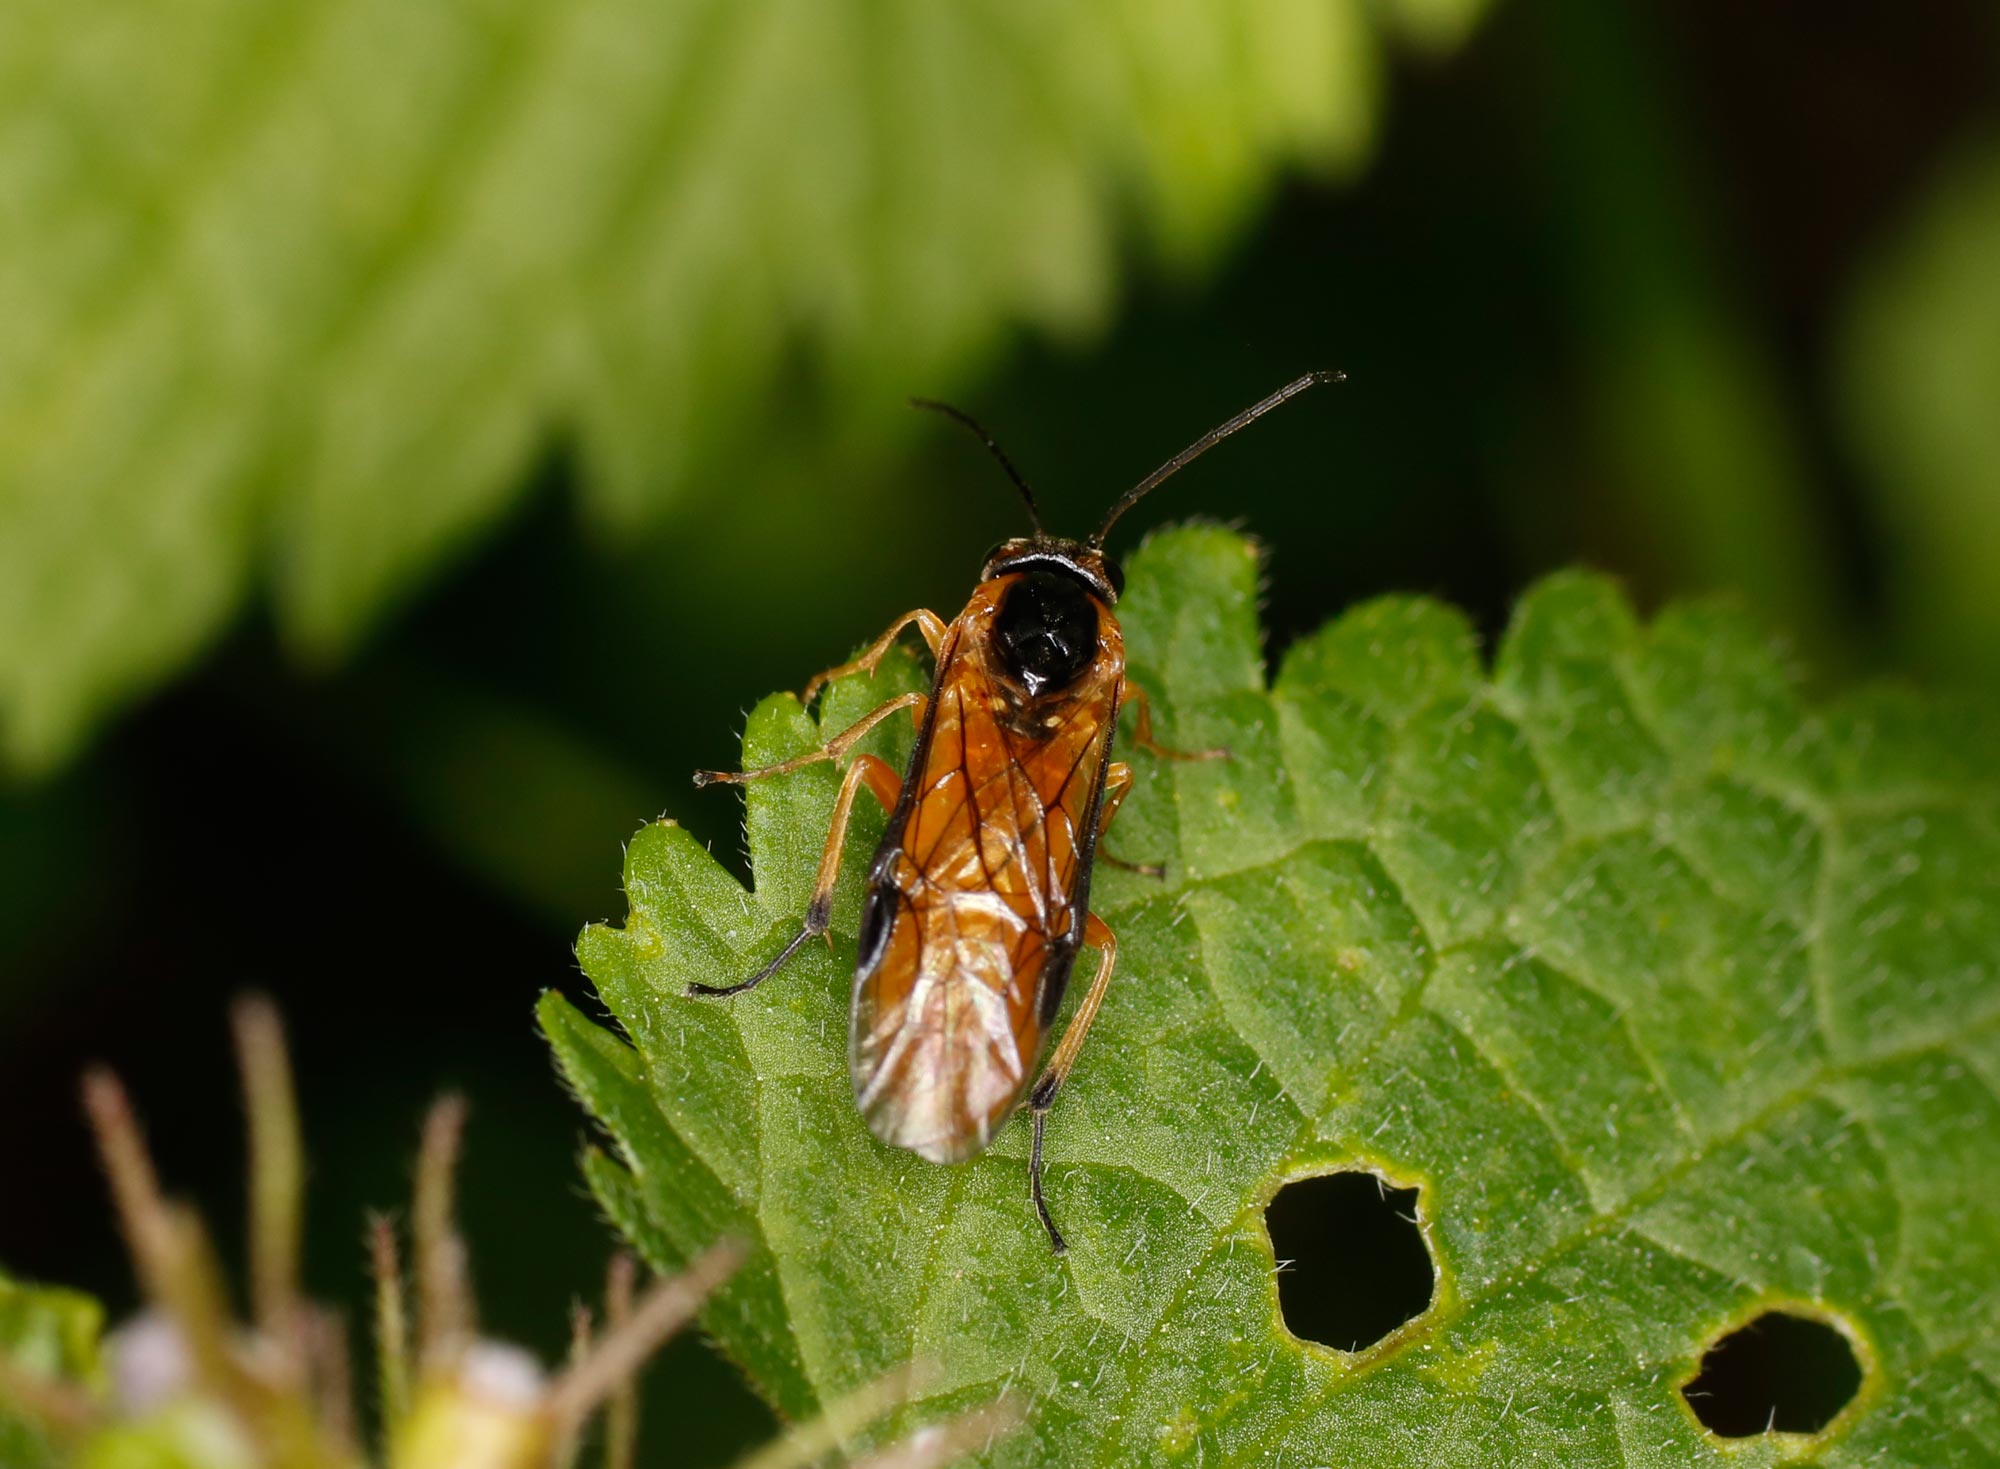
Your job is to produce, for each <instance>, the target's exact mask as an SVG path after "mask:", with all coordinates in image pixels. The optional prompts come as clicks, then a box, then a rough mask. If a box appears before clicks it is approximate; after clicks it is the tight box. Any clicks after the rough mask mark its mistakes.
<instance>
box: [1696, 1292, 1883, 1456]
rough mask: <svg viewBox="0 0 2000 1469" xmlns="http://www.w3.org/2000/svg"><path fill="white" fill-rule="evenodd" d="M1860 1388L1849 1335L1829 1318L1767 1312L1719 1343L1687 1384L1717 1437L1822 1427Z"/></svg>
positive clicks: (1698, 1413) (1704, 1420) (1702, 1417)
mask: <svg viewBox="0 0 2000 1469" xmlns="http://www.w3.org/2000/svg"><path fill="white" fill-rule="evenodd" d="M1860 1389H1861V1364H1860V1363H1859V1362H1858V1361H1856V1360H1855V1357H1854V1347H1853V1344H1852V1343H1850V1342H1849V1341H1848V1339H1847V1337H1846V1336H1845V1335H1844V1334H1843V1333H1841V1332H1840V1331H1839V1330H1837V1329H1836V1328H1834V1327H1832V1326H1829V1325H1828V1324H1827V1323H1826V1322H1824V1321H1819V1320H1815V1319H1814V1318H1813V1317H1810V1316H1798V1315H1794V1314H1792V1313H1791V1312H1789V1311H1766V1312H1765V1313H1764V1314H1763V1315H1761V1316H1759V1317H1758V1318H1757V1319H1756V1320H1755V1321H1752V1322H1751V1323H1750V1324H1749V1325H1748V1326H1743V1327H1739V1328H1737V1329H1736V1330H1735V1331H1732V1332H1730V1333H1729V1334H1728V1335H1727V1336H1725V1337H1723V1338H1721V1340H1719V1341H1717V1342H1716V1343H1715V1345H1714V1346H1712V1347H1710V1348H1709V1349H1708V1352H1707V1354H1706V1355H1705V1356H1703V1357H1702V1359H1701V1371H1700V1372H1698V1373H1697V1374H1696V1375H1695V1377H1694V1379H1693V1380H1692V1381H1690V1382H1688V1383H1687V1384H1686V1385H1684V1386H1683V1387H1682V1388H1681V1396H1683V1397H1685V1398H1686V1399H1687V1402H1688V1406H1689V1407H1690V1408H1692V1409H1693V1410H1694V1416H1695V1417H1697V1418H1699V1419H1700V1420H1701V1422H1702V1426H1703V1427H1704V1428H1706V1429H1707V1430H1708V1431H1709V1432H1710V1433H1713V1434H1714V1435H1716V1436H1717V1437H1718V1438H1750V1437H1752V1436H1754V1435H1756V1434H1759V1433H1770V1432H1774V1431H1775V1432H1778V1433H1818V1432H1819V1431H1820V1430H1821V1429H1822V1428H1824V1427H1826V1425H1827V1424H1829V1423H1831V1422H1833V1420H1834V1419H1835V1418H1837V1417H1839V1416H1840V1410H1841V1409H1842V1408H1845V1407H1846V1406H1847V1405H1848V1404H1849V1403H1851V1402H1853V1401H1854V1394H1855V1393H1856V1392H1858V1391H1860Z"/></svg>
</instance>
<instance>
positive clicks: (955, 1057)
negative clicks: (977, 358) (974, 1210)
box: [849, 572, 1125, 1163]
mask: <svg viewBox="0 0 2000 1469" xmlns="http://www.w3.org/2000/svg"><path fill="white" fill-rule="evenodd" d="M1044 574H1046V573H1044ZM1026 580H1027V574H1025V573H1022V572H1012V573H1005V574H1002V575H999V576H996V577H994V578H993V579H991V580H989V581H986V582H984V583H982V584H981V585H980V587H979V589H978V591H977V592H975V593H974V594H973V597H972V601H971V602H970V603H969V604H968V605H967V607H966V609H965V611H964V612H962V613H960V614H959V617H958V620H957V621H956V622H954V623H953V624H952V626H951V630H950V632H949V633H948V634H947V636H946V638H945V643H944V646H943V647H942V648H941V649H940V650H939V652H938V671H937V680H936V683H935V686H934V688H933V691H932V693H931V697H930V699H929V702H928V706H927V708H926V710H925V717H924V720H923V723H922V727H921V729H920V731H919V734H918V738H917V746H916V751H915V753H914V755H913V757H912V759H911V762H910V773H909V776H908V778H907V779H906V780H905V781H904V783H903V787H902V793H901V796H900V798H899V799H898V801H897V804H896V807H895V810H894V811H893V812H892V813H891V817H890V823H889V830H888V833H887V835H886V836H885V837H884V838H883V842H882V846H881V848H880V849H879V851H878V853H877V855H876V858H875V864H874V867H873V868H872V869H871V871H870V874H869V895H868V904H867V907H866V908H865V909H864V910H863V916H862V925H861V926H862V934H863V940H864V942H863V946H862V948H863V951H862V955H861V962H860V965H859V968H858V970H857V974H856V982H855V991H854V1013H853V1025H852V1030H851V1043H850V1048H849V1059H850V1066H851V1069H852V1072H853V1077H854V1095H855V1100H856V1101H857V1102H858V1104H859V1105H860V1108H861V1112H862V1115H863V1116H864V1117H866V1118H867V1119H868V1126H869V1128H870V1129H871V1130H872V1131H873V1132H874V1134H875V1136H877V1137H878V1138H880V1139H881V1140H882V1141H883V1142H885V1143H892V1144H894V1145H895V1146H897V1147H903V1148H908V1149H910V1150H911V1151H912V1152H914V1153H917V1154H919V1155H920V1156H922V1157H925V1158H928V1159H930V1160H931V1161H932V1162H935V1163H956V1162H959V1161H961V1160H963V1159H966V1158H970V1157H972V1156H973V1155H974V1154H976V1153H978V1152H979V1151H981V1150H982V1149H983V1148H984V1147H985V1146H986V1144H987V1143H988V1142H989V1141H990V1140H991V1139H992V1137H993V1134H994V1132H995V1131H997V1130H998V1128H999V1127H1000V1125H1001V1123H1003V1122H1005V1121H1006V1120H1007V1118H1008V1117H1009V1116H1010V1115H1011V1114H1012V1113H1013V1111H1014V1108H1015V1107H1016V1106H1017V1105H1018V1104H1019V1102H1020V1100H1021V1096H1022V1093H1024V1092H1025V1091H1026V1090H1027V1089H1028V1084H1029V1082H1030V1081H1031V1080H1032V1072H1033V1067H1034V1066H1035V1064H1036V1062H1037V1061H1038V1060H1039V1059H1040V1057H1041V1051H1042V1043H1043V1040H1044V1038H1045V1036H1046V1034H1047V1028H1048V1026H1049V1024H1050V1022H1051V1021H1053V1019H1054V1018H1055V1012H1056V1008H1057V1006H1059V1005H1060V1004H1061V1002H1062V994H1063V989H1064V986H1065V985H1066V984H1067V982H1068V979H1069V971H1070V968H1071V966H1072V964H1073V963H1074V961H1075V959H1076V954H1077V950H1078V949H1079V948H1080V947H1081V946H1082V943H1083V933H1084V924H1085V920H1086V918H1087V916H1088V912H1089V891H1090V870H1091V858H1092V856H1093V853H1094V849H1095V846H1096V839H1097V833H1098V829H1099V819H1098V818H1099V812H1100V808H1101V806H1102V804H1103V800H1104V787H1105V781H1106V778H1107V776H1108V774H1109V772H1110V769H1111V759H1110V755H1111V734H1112V730H1113V729H1114V728H1115V726H1116V723H1117V714H1118V704H1119V698H1120V695H1121V692H1122V686H1123V682H1124V673H1125V644H1124V639H1123V638H1122V636H1121V635H1120V634H1119V630H1118V624H1117V621H1116V620H1115V619H1114V618H1113V617H1112V615H1111V609H1110V607H1109V606H1108V605H1106V604H1105V603H1104V602H1101V601H1099V600H1097V598H1096V597H1095V596H1091V597H1090V601H1089V603H1088V606H1089V608H1090V610H1091V611H1093V612H1094V613H1095V614H1096V627H1095V643H1096V647H1095V650H1094V652H1093V654H1092V656H1091V658H1090V661H1089V664H1088V666H1087V667H1086V668H1085V669H1084V670H1083V672H1082V673H1081V674H1079V675H1078V676H1077V677H1076V678H1075V679H1074V680H1072V681H1071V682H1069V683H1066V684H1064V685H1062V686H1060V687H1058V688H1056V689H1055V690H1054V691H1052V692H1041V693H1039V694H1037V693H1032V692H1030V691H1029V689H1028V688H1027V687H1026V686H1025V685H1024V683H1023V681H1022V680H1021V678H1020V677H1019V675H1018V671H1017V670H1015V669H1012V668H1010V667H1009V666H1008V661H1007V659H1006V658H1005V656H1004V655H1003V652H1002V644H1001V641H1000V639H999V638H998V637H996V636H995V631H994V625H995V623H996V622H997V621H998V619H999V618H1000V616H1001V614H1002V610H1003V608H1004V607H1005V606H1006V605H1007V601H1008V598H1009V597H1010V595H1012V594H1015V593H1016V592H1017V591H1018V590H1019V589H1021V588H1022V587H1023V586H1024V584H1025V583H1026ZM1086 595H1088V594H1086ZM871 941H872V942H871Z"/></svg>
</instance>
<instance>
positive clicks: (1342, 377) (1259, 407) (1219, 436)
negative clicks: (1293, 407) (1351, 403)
mask: <svg viewBox="0 0 2000 1469" xmlns="http://www.w3.org/2000/svg"><path fill="white" fill-rule="evenodd" d="M1346 381H1347V374H1346V373H1344V372H1309V373H1307V374H1306V375H1305V376H1304V377H1302V378H1298V379H1295V380H1294V381H1292V382H1288V383H1286V384H1285V385H1284V386H1283V387H1282V388H1280V389H1278V391H1277V392H1275V393H1273V394H1271V396H1270V397H1268V398H1266V399H1264V400H1263V401H1262V402H1261V403H1252V404H1251V405H1250V406H1249V407H1248V408H1245V409H1244V410H1243V411H1242V412H1241V413H1239V414H1237V415H1236V416H1235V417H1234V418H1232V419H1230V420H1229V422H1227V423H1225V424H1223V425H1221V426H1220V427H1219V428H1212V429H1210V430H1209V431H1208V432H1207V433H1205V434H1203V435H1202V436H1201V437H1200V438H1198V439H1196V440H1195V441H1194V442H1193V443H1192V444H1189V445H1188V446H1187V447H1186V448H1185V449H1183V450H1181V451H1180V453H1178V454H1176V455H1174V457H1173V458H1171V459H1169V460H1168V461H1167V462H1166V463H1165V464H1162V465H1161V466H1160V467H1159V468H1158V469H1156V470H1154V471H1153V472H1152V473H1151V474H1149V475H1147V476H1146V477H1145V478H1144V479H1142V480H1140V481H1139V483H1137V484H1136V485H1134V486H1132V488H1131V489H1129V490H1127V491H1126V492H1125V494H1124V495H1123V497H1122V498H1120V500H1119V501H1118V503H1117V504H1116V505H1113V506H1112V507H1111V513H1110V514H1109V515H1107V516H1105V517H1104V524H1102V525H1100V526H1099V527H1098V528H1097V531H1096V533H1095V534H1094V535H1092V536H1091V538H1090V539H1089V540H1087V541H1085V542H1084V544H1085V545H1086V546H1088V547H1090V549H1091V550H1093V551H1095V550H1097V549H1099V548H1100V547H1102V546H1103V544H1104V538H1105V537H1106V536H1108V535H1110V534H1111V527H1112V526H1113V525H1115V524H1117V522H1118V517H1119V516H1121V515H1123V514H1124V513H1125V512H1126V511H1127V510H1130V509H1131V508H1132V507H1133V506H1134V505H1136V504H1138V503H1139V501H1140V500H1142V499H1143V498H1145V495H1146V492H1147V491H1148V490H1151V489H1154V488H1156V487H1157V486H1158V485H1159V484H1160V483H1161V482H1162V481H1164V480H1168V479H1172V478H1173V476H1174V475H1175V474H1176V473H1178V472H1179V471H1181V470H1183V469H1185V468H1187V466H1188V465H1189V464H1191V463H1193V462H1194V461H1195V460H1197V459H1199V458H1200V457H1201V456H1202V455H1204V454H1206V453H1207V452H1208V451H1209V450H1210V449H1213V448H1214V447H1215V446H1216V445H1217V444H1219V443H1221V442H1222V441H1223V440H1224V439H1226V438H1228V437H1229V436H1230V435H1231V434H1233V433H1235V432H1236V431H1237V430H1238V429H1240V428H1248V427H1249V426H1250V425H1251V424H1253V423H1255V422H1256V421H1257V420H1258V419H1260V418H1262V417H1263V416H1264V415H1265V414H1267V413H1269V412H1270V411H1271V410H1272V409H1273V408H1276V407H1278V406H1280V405H1281V404H1284V403H1288V402H1290V401H1291V400H1292V399H1293V398H1296V397H1298V395H1299V394H1301V393H1303V392H1304V391H1305V390H1306V389H1307V388H1311V387H1317V386H1318V385H1319V384H1321V383H1340V382H1346Z"/></svg>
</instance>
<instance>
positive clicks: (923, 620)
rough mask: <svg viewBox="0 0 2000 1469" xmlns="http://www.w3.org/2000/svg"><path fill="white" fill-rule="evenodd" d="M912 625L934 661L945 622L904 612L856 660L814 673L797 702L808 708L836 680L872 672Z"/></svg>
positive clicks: (930, 614) (925, 613) (921, 610)
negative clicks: (913, 624)
mask: <svg viewBox="0 0 2000 1469" xmlns="http://www.w3.org/2000/svg"><path fill="white" fill-rule="evenodd" d="M913 622H914V623H915V624H916V625H917V630H918V631H919V632H921V633H923V635H924V641H925V642H926V643H929V644H930V648H931V656H932V657H933V658H935V657H936V656H937V651H938V649H939V648H941V647H943V646H944V635H945V625H944V619H943V618H941V617H939V616H938V615H937V613H935V612H932V611H930V610H928V609H926V608H923V607H919V608H917V610H916V611H914V612H905V613H904V614H903V615H902V616H901V617H899V618H897V619H896V620H895V621H894V622H892V623H890V624H889V630H888V631H887V632H885V633H883V634H882V636H881V637H879V638H877V639H875V641H874V642H873V643H871V644H869V647H868V651H867V652H865V653H863V654H862V655H861V656H860V657H859V658H852V659H849V660H848V661H847V662H845V663H842V664H840V665H839V666H837V667H834V668H829V669H827V670H826V672H824V673H816V674H814V675H813V677H812V681H811V682H810V683H808V684H807V685H806V691H805V692H804V693H803V694H800V695H799V702H800V703H801V704H804V705H806V706H808V707H810V706H811V704H812V701H813V695H814V694H817V693H818V692H819V691H820V690H821V689H823V688H825V687H826V686H827V685H828V684H830V683H832V682H833V681H834V680H835V679H837V678H845V677H847V675H848V674H850V673H873V672H874V671H875V667H876V665H877V664H879V663H880V662H881V661H882V659H883V657H884V656H886V655H887V653H888V651H889V649H890V647H891V646H892V645H893V644H894V643H895V641H896V639H897V637H899V636H900V635H901V634H902V631H903V629H904V628H906V627H908V626H909V625H910V624H911V623H913Z"/></svg>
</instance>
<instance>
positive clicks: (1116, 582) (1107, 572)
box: [1104, 556, 1125, 597]
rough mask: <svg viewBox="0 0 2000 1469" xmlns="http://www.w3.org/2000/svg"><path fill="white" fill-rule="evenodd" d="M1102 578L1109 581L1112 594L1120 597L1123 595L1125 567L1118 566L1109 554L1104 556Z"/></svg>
mask: <svg viewBox="0 0 2000 1469" xmlns="http://www.w3.org/2000/svg"><path fill="white" fill-rule="evenodd" d="M1104 579H1105V580H1106V581H1108V582H1110V583H1111V595H1112V596H1114V597H1122V596H1124V595H1125V568H1124V567H1122V566H1120V565H1119V564H1118V563H1117V562H1116V561H1113V560H1112V559H1111V558H1110V557H1109V556H1106V557H1105V558H1104Z"/></svg>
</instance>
